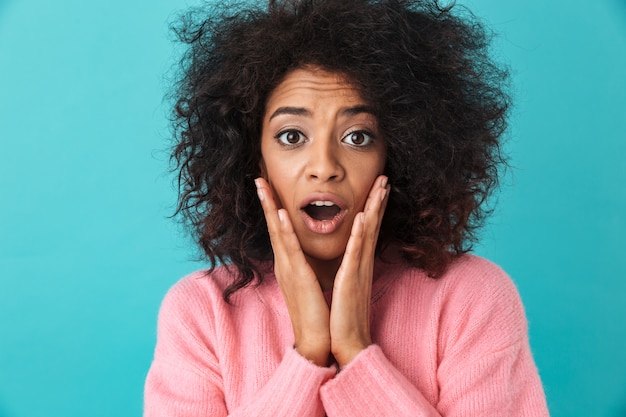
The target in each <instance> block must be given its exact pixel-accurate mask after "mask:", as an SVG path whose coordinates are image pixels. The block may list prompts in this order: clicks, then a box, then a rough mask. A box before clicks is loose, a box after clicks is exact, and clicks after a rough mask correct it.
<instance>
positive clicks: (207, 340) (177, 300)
mask: <svg viewBox="0 0 626 417" xmlns="http://www.w3.org/2000/svg"><path fill="white" fill-rule="evenodd" d="M213 320H214V315H213V314H212V313H211V309H210V308H208V306H207V305H206V300H202V299H198V298H197V297H194V296H190V294H189V291H184V290H181V286H180V285H178V286H175V287H174V288H173V289H172V290H170V292H169V293H168V295H167V296H166V297H165V300H164V301H163V304H162V306H161V310H160V312H159V324H158V332H157V345H156V349H155V355H154V360H153V362H152V365H151V367H150V370H149V372H148V376H147V378H146V384H145V391H144V417H166V416H167V417H209V416H210V417H220V416H232V417H237V416H246V417H254V416H268V415H271V416H294V415H297V416H310V417H313V416H316V417H321V416H323V415H324V410H323V407H322V403H321V400H320V398H319V388H320V386H321V385H322V383H323V382H325V381H326V380H328V379H330V378H332V377H333V376H334V374H335V370H334V369H332V368H321V367H318V366H316V365H315V364H313V363H311V362H309V361H307V360H306V359H304V358H303V357H302V356H300V355H299V354H298V353H297V352H296V351H295V350H293V349H288V350H287V351H286V353H285V355H284V357H283V359H282V361H281V362H280V364H279V365H278V367H277V368H276V369H275V371H274V373H273V374H272V376H271V377H270V379H269V380H268V381H267V382H266V383H265V385H264V386H263V387H262V388H261V389H260V390H259V391H258V392H257V393H256V394H255V395H254V396H252V397H250V398H243V399H242V401H241V403H240V404H237V405H236V406H234V407H233V408H234V409H229V408H228V406H227V404H226V403H227V401H226V399H225V395H224V385H223V380H222V377H221V372H220V360H219V358H218V356H217V354H216V352H217V351H218V350H219V349H218V347H217V346H216V345H215V344H216V343H217V342H216V341H215V339H213V337H212V336H214V335H215V332H214V323H213ZM200 328H202V330H200ZM239 365H240V366H241V367H242V368H245V364H239ZM243 378H244V377H242V384H243Z"/></svg>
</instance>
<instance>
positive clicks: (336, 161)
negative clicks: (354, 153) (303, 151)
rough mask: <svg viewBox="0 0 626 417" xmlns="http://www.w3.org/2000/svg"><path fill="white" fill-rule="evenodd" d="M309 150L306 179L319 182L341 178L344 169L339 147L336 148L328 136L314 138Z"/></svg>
mask: <svg viewBox="0 0 626 417" xmlns="http://www.w3.org/2000/svg"><path fill="white" fill-rule="evenodd" d="M309 151H310V153H309V158H308V162H307V170H306V175H307V178H308V179H311V180H315V181H319V182H326V181H339V180H341V179H343V177H344V175H345V171H344V168H343V166H342V164H341V160H340V159H341V158H340V154H339V152H340V149H337V145H336V144H335V143H334V141H333V140H332V139H331V138H330V137H328V138H324V139H321V138H318V140H314V141H313V143H312V144H311V147H310V148H309Z"/></svg>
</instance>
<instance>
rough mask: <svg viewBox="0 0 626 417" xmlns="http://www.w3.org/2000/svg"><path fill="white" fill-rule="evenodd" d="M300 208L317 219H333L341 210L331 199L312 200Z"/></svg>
mask: <svg viewBox="0 0 626 417" xmlns="http://www.w3.org/2000/svg"><path fill="white" fill-rule="evenodd" d="M302 210H304V211H305V212H306V214H307V215H309V216H310V217H311V218H312V219H315V220H318V221H329V220H333V219H334V218H335V217H337V215H338V214H339V212H340V211H341V209H340V208H339V206H337V205H336V204H334V203H333V202H331V201H312V202H311V203H310V204H307V205H306V206H305V207H303V209H302Z"/></svg>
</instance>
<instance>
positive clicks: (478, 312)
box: [438, 255, 528, 349]
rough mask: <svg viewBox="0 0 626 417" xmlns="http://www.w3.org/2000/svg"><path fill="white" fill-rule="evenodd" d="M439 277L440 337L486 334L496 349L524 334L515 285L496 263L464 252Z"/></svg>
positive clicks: (522, 312)
mask: <svg viewBox="0 0 626 417" xmlns="http://www.w3.org/2000/svg"><path fill="white" fill-rule="evenodd" d="M439 280H440V283H439V284H440V288H439V291H438V292H439V294H438V295H439V297H440V300H439V301H440V320H441V324H442V327H441V336H442V340H444V341H445V340H446V339H448V340H450V339H455V338H459V337H462V336H467V337H470V338H471V337H474V336H478V335H481V334H482V335H490V337H491V340H490V343H491V345H492V346H493V347H494V349H497V348H499V347H500V348H504V347H506V346H508V345H510V344H511V343H514V342H516V341H519V340H521V339H523V338H525V337H527V336H526V335H527V330H528V329H527V323H526V316H525V312H524V307H523V305H522V301H521V298H520V296H519V293H518V291H517V288H516V286H515V284H514V283H513V281H512V280H511V278H510V277H509V276H508V274H507V273H506V272H504V270H502V268H500V267H499V266H498V265H496V264H494V263H493V262H490V261H488V260H486V259H483V258H480V257H478V256H475V255H464V256H462V257H460V258H459V259H458V260H456V261H455V262H454V263H453V264H452V265H450V267H449V268H448V271H447V272H446V273H445V274H444V276H443V277H441V278H439Z"/></svg>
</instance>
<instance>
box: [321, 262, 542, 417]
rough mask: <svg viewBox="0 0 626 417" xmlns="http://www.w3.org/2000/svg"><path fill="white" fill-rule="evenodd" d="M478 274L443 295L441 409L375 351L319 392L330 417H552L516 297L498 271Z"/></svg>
mask: <svg viewBox="0 0 626 417" xmlns="http://www.w3.org/2000/svg"><path fill="white" fill-rule="evenodd" d="M481 273H485V274H486V275H485V276H481V277H472V276H467V275H465V274H464V275H465V276H463V280H465V282H463V283H460V284H459V282H460V281H461V280H459V282H455V280H450V282H451V283H452V286H448V287H447V288H446V290H445V291H442V294H439V295H438V297H440V306H439V311H440V313H439V314H438V316H437V318H436V320H435V321H436V322H437V323H433V325H434V326H439V331H438V333H439V335H438V346H437V350H438V353H437V355H438V368H437V379H436V382H437V388H438V400H437V401H436V403H434V404H431V403H429V401H428V400H427V399H426V398H425V396H424V395H423V394H422V393H421V392H420V391H419V390H418V389H417V388H416V387H415V386H414V385H412V384H411V382H410V381H409V380H408V379H407V378H406V377H405V375H403V374H402V373H401V372H400V371H398V369H396V368H395V367H394V365H393V364H392V363H391V362H390V361H389V360H388V358H387V357H386V356H385V354H384V353H383V351H382V349H381V348H380V347H379V346H376V345H372V346H370V347H368V348H367V349H365V350H364V351H362V352H361V353H359V355H357V356H356V357H355V359H353V361H352V362H351V363H350V364H348V366H346V367H345V368H344V369H343V370H341V372H339V374H338V375H337V377H335V378H334V379H333V380H331V381H328V382H327V383H325V384H324V385H323V386H322V388H321V397H322V402H323V404H324V407H325V409H326V411H327V413H328V416H329V417H334V416H343V417H351V416H362V415H378V416H407V417H408V416H418V417H435V416H445V417H461V416H481V417H521V416H524V417H546V416H548V415H549V414H548V410H547V406H546V402H545V396H544V393H543V389H542V386H541V381H540V380H539V376H538V374H537V369H536V367H535V364H534V361H533V359H532V355H531V353H530V346H529V343H528V336H527V326H526V319H525V315H524V311H523V307H522V304H521V301H520V299H519V295H518V293H517V290H516V288H515V286H514V285H513V283H512V282H511V281H510V279H509V278H508V276H506V274H504V272H502V271H501V270H499V268H497V267H495V266H493V267H492V266H490V267H489V268H488V270H487V271H484V270H481ZM469 275H471V274H469ZM457 284H459V285H457ZM396 359H398V358H396ZM400 360H415V358H402V359H400Z"/></svg>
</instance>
